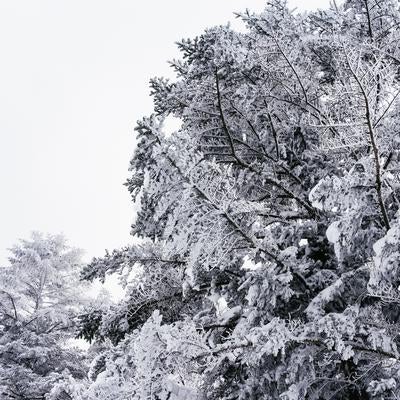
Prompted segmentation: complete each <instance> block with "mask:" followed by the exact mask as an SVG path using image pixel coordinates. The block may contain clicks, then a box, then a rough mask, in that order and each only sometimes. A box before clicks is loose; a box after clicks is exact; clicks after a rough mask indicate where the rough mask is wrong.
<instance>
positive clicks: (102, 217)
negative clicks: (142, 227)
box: [0, 0, 329, 263]
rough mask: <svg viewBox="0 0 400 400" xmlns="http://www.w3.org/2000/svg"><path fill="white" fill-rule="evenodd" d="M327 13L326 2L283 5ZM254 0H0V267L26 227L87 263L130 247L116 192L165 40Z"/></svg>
mask: <svg viewBox="0 0 400 400" xmlns="http://www.w3.org/2000/svg"><path fill="white" fill-rule="evenodd" d="M289 3H290V4H291V5H293V7H299V8H308V9H312V8H317V7H326V6H327V5H328V4H329V1H328V0H315V1H311V0H292V1H289ZM264 4H265V1H264V0H202V1H188V0H168V1H165V0H146V1H138V0H47V1H46V0H34V1H33V0H0V57H1V62H0V263H4V262H5V260H6V256H7V252H6V249H7V248H9V247H10V246H11V245H12V244H13V243H15V242H16V241H17V239H18V238H24V237H27V236H28V235H29V233H30V231H32V230H40V231H43V232H49V233H59V232H64V233H65V235H66V236H67V238H68V239H69V240H70V242H71V244H73V245H75V246H78V247H81V248H83V249H85V250H86V251H87V257H88V259H90V258H91V257H92V256H100V255H103V253H104V249H105V248H108V249H113V248H117V247H121V246H123V245H125V244H128V243H129V241H130V236H129V231H130V223H131V220H132V217H133V207H132V203H131V201H130V197H129V194H128V191H127V190H126V188H125V187H124V186H123V185H122V184H123V182H124V181H125V180H126V178H127V176H128V171H127V169H128V164H129V160H130V157H131V155H132V151H133V144H134V135H133V128H134V126H135V122H136V120H138V119H139V118H141V117H142V116H143V115H147V114H149V113H151V111H152V102H151V99H150V97H149V89H148V81H149V79H150V78H151V77H153V76H172V75H171V71H170V68H169V67H168V65H167V62H166V61H167V60H170V59H172V58H174V57H176V56H177V52H176V49H175V45H174V42H175V41H177V40H180V39H181V38H183V37H185V38H186V37H194V36H195V35H197V34H200V33H201V32H202V30H203V29H204V28H206V27H210V26H213V25H219V24H224V23H226V22H227V21H228V20H232V12H233V11H241V10H244V9H245V8H246V7H247V8H250V9H251V10H254V11H258V10H261V9H262V7H263V5H264Z"/></svg>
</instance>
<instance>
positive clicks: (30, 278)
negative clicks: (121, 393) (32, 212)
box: [0, 233, 86, 400]
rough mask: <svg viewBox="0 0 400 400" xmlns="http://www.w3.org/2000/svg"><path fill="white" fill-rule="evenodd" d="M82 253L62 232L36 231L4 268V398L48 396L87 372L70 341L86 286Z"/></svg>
mask: <svg viewBox="0 0 400 400" xmlns="http://www.w3.org/2000/svg"><path fill="white" fill-rule="evenodd" d="M81 267H82V262H81V261H80V252H79V251H78V250H75V249H71V248H69V247H68V246H67V245H66V242H65V239H64V238H63V237H62V236H47V237H46V236H44V235H42V234H39V233H34V234H33V235H32V238H31V239H30V240H22V241H21V242H20V243H19V244H18V245H16V246H14V247H13V248H12V249H11V256H10V258H9V265H7V266H5V267H3V268H1V269H0V393H1V398H2V399H18V400H25V399H26V400H28V399H29V400H39V399H45V398H46V394H48V393H49V392H50V391H51V389H52V387H53V386H54V385H55V384H56V383H58V382H59V381H60V380H63V379H64V376H66V375H67V376H68V375H69V374H71V375H72V376H74V377H76V378H83V377H84V376H85V369H86V368H85V363H84V357H83V354H81V353H80V352H79V351H77V350H76V349H74V348H72V346H70V345H68V342H67V341H68V339H71V338H73V337H74V336H75V324H76V315H77V313H78V311H79V309H80V307H81V304H80V301H81V299H82V294H81V292H83V290H84V289H83V288H84V285H83V284H79V272H80V268H81Z"/></svg>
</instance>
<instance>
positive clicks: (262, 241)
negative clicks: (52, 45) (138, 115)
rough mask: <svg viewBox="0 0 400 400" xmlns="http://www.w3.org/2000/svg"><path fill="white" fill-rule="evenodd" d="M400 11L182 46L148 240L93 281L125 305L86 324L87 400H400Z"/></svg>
mask: <svg viewBox="0 0 400 400" xmlns="http://www.w3.org/2000/svg"><path fill="white" fill-rule="evenodd" d="M399 10H400V3H399V2H398V1H396V0H385V1H382V0H346V1H344V2H343V4H342V5H339V4H336V3H335V2H333V4H332V6H331V7H330V8H329V9H328V10H324V11H318V12H314V13H310V14H294V13H293V12H291V11H290V10H289V9H288V7H287V4H286V2H285V1H280V0H273V1H270V2H268V5H267V7H266V9H265V11H264V12H262V13H261V14H251V13H250V12H245V13H243V14H240V15H239V17H240V18H242V19H243V20H244V22H245V23H246V24H247V27H248V30H247V32H246V33H237V32H234V31H233V30H232V29H230V28H229V27H226V26H220V27H215V28H212V29H209V30H207V31H205V32H204V33H203V34H202V35H201V36H199V37H198V38H196V39H194V40H191V39H189V40H183V41H182V42H180V43H179V44H178V46H179V48H180V50H181V51H182V58H183V59H182V60H179V61H173V62H172V63H171V65H172V67H173V68H174V69H175V71H176V73H177V79H176V81H174V82H170V81H168V80H165V79H159V78H157V79H153V80H152V81H151V87H152V95H153V98H154V104H155V108H154V111H155V112H154V114H153V115H152V116H150V117H149V118H144V119H143V120H141V121H139V122H138V126H137V129H136V131H137V133H138V135H137V148H136V152H135V155H134V157H133V159H132V161H131V172H132V176H131V177H130V178H129V180H128V183H127V186H128V189H129V191H130V193H131V194H132V196H133V199H134V201H136V206H137V207H138V209H139V211H138V213H137V216H136V220H135V223H134V224H133V227H132V228H133V229H132V234H133V235H134V236H135V237H136V242H138V243H141V244H140V245H135V246H132V247H128V248H126V249H122V250H116V251H114V252H113V253H111V254H107V256H106V257H104V258H103V259H95V260H93V262H92V263H91V264H90V265H89V266H87V267H86V268H85V270H84V277H85V278H86V279H89V280H91V279H95V278H99V277H100V278H104V277H105V276H106V275H107V274H120V275H121V279H122V280H123V282H124V284H125V285H126V288H127V295H126V298H125V299H124V300H123V301H122V302H121V303H119V304H116V305H114V306H111V307H109V308H108V309H107V310H100V309H99V310H93V312H92V313H91V315H88V316H87V318H86V319H84V322H85V323H84V324H83V329H82V332H83V334H84V333H85V332H89V333H90V338H92V339H93V338H94V339H96V341H97V342H98V343H103V344H104V347H105V350H104V351H99V352H98V355H97V356H96V358H95V361H94V364H93V368H94V369H95V371H96V373H93V374H92V375H91V377H90V379H89V380H87V381H85V382H84V383H82V386H80V392H79V393H78V394H76V398H77V399H90V400H94V399H108V398H110V399H111V398H113V399H120V400H126V399H137V400H144V399H170V400H172V399H226V400H227V399H266V400H267V399H279V398H281V399H287V400H300V399H315V400H317V399H324V400H328V399H368V398H370V399H378V398H379V399H396V398H398V397H399V396H400V364H399V363H400V356H399V353H398V345H399V339H398V329H399V328H400V326H399V315H400V310H399V308H398V307H399V298H400V296H399V295H398V288H399V284H400V279H399V272H398V262H399V245H400V242H399V222H398V221H399V219H398V218H399V204H400V202H399V200H400V198H399V196H400V178H399V155H400V153H399V151H400V136H399V132H398V129H397V127H398V126H399V122H400V121H399V104H398V95H399V94H400V79H399V78H400V77H399V66H400V54H399V48H398V43H400V41H399V40H400V30H399V29H400V14H399ZM171 116H173V117H175V118H179V119H180V120H181V122H182V125H181V128H180V129H179V130H178V131H176V132H174V133H173V134H165V132H164V127H163V124H164V121H165V119H166V118H169V117H171ZM161 316H162V317H161ZM106 344H107V345H106Z"/></svg>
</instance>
